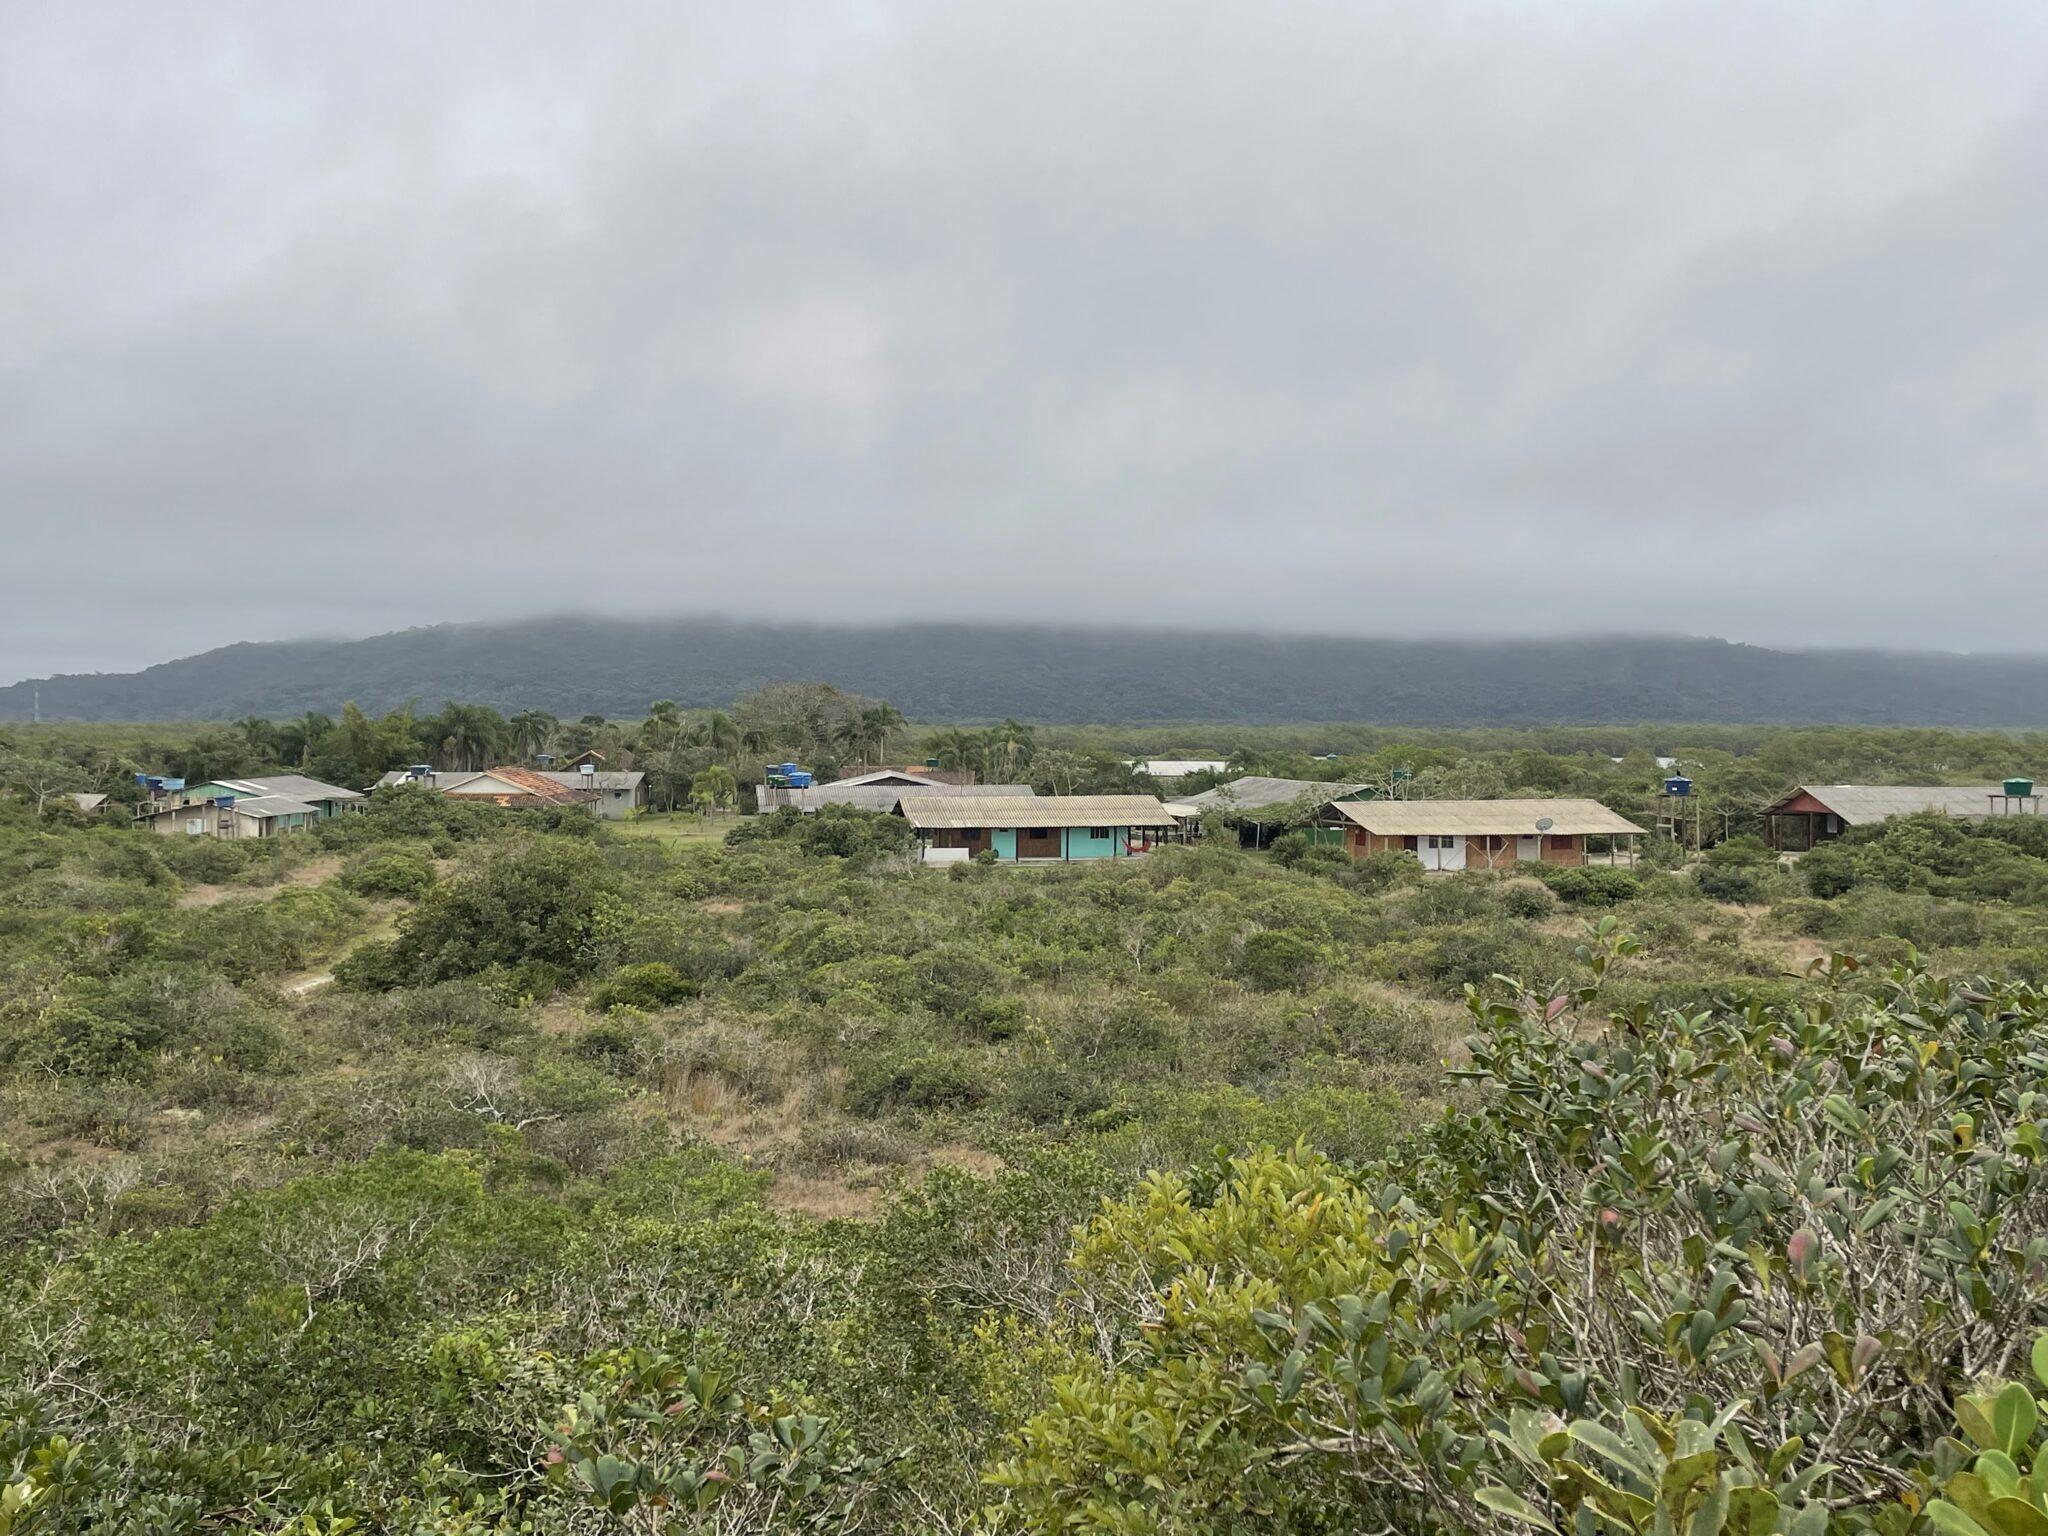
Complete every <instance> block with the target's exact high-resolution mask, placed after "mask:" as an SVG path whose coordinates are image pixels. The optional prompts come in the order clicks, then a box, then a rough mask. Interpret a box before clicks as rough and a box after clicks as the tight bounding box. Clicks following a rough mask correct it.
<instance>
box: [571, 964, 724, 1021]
mask: <svg viewBox="0 0 2048 1536" xmlns="http://www.w3.org/2000/svg"><path fill="white" fill-rule="evenodd" d="M700 990H701V988H700V987H699V985H698V984H697V983H696V982H695V981H693V980H691V979H690V978H688V977H686V976H681V975H678V974H677V972H676V969H675V967H674V966H672V965H665V964H663V963H662V962H661V961H659V960H656V961H651V962H649V963H648V964H645V965H625V966H621V967H619V969H618V970H616V971H614V972H612V974H611V975H610V976H607V977H606V978H605V979H604V982H603V983H602V984H601V985H600V986H599V987H598V989H597V991H596V992H594V993H592V994H591V999H590V1003H591V1006H592V1007H593V1008H596V1009H598V1010H599V1011H600V1012H609V1011H610V1010H611V1009H614V1008H638V1009H640V1010H641V1011H642V1012H648V1013H651V1012H654V1011H656V1010H658V1009H662V1008H672V1007H674V1006H675V1005H676V1004H677V1003H680V1002H685V1001H687V1000H688V999H690V998H693V997H695V996H696V995H697V993H698V992H699V991H700Z"/></svg>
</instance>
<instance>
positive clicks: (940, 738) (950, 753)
mask: <svg viewBox="0 0 2048 1536" xmlns="http://www.w3.org/2000/svg"><path fill="white" fill-rule="evenodd" d="M930 746H931V753H932V756H934V757H936V758H937V759H938V760H939V766H940V767H941V768H950V769H954V770H956V771H958V770H961V769H967V768H972V767H973V766H974V765H975V764H976V763H977V762H978V761H980V759H981V755H982V754H981V740H980V738H979V737H977V736H975V735H974V734H973V733H972V732H969V731H963V730H961V729H960V728H959V727H957V726H956V727H954V728H953V729H952V730H949V731H941V732H939V734H938V735H936V736H934V737H933V738H932V739H931V742H930Z"/></svg>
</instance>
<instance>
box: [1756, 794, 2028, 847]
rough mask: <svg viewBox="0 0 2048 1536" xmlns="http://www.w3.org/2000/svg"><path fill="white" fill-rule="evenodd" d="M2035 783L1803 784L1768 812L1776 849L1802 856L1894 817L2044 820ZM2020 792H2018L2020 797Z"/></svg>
mask: <svg viewBox="0 0 2048 1536" xmlns="http://www.w3.org/2000/svg"><path fill="white" fill-rule="evenodd" d="M2033 790H2034V784H2033V781H2032V780H2031V779H2009V780H2007V781H2006V782H2005V783H2003V784H1801V785H1800V786H1799V787H1798V788H1797V789H1794V790H1793V791H1792V792H1791V793H1790V794H1788V795H1785V796H1783V797H1782V798H1780V799H1778V800H1776V801H1774V802H1773V803H1772V804H1770V805H1768V806H1766V807H1764V824H1765V825H1766V826H1767V827H1768V828H1769V829H1770V841H1771V845H1772V846H1773V847H1775V848H1782V849H1786V850H1788V851H1791V852H1795V853H1797V852H1803V851H1804V850H1806V849H1808V848H1811V847H1813V846H1814V845H1815V844H1817V843H1824V842H1826V841H1827V840H1828V839H1829V838H1832V837H1840V836H1841V835H1842V833H1843V832H1844V831H1846V830H1847V829H1848V828H1850V827H1867V826H1871V825H1874V824H1875V823H1877V822H1881V821H1889V820H1890V819H1891V818H1892V817H1894V816H1918V815H1923V814H1927V813H1930V812H1931V813H1932V814H1934V815H1936V816H1955V817H1960V818H1962V819H1964V820H1968V821H1976V820H1980V819H1982V818H1983V817H1986V816H2039V815H2040V814H2041V797H2040V796H2039V795H2037V794H2035V793H2034V792H2033ZM2015 791H2018V792H2017V793H2015Z"/></svg>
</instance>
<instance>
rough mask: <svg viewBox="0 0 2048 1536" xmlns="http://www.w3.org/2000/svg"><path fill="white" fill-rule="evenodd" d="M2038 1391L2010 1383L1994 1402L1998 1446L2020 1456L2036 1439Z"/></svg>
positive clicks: (1992, 1420) (1993, 1419)
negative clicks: (2035, 1401)
mask: <svg viewBox="0 0 2048 1536" xmlns="http://www.w3.org/2000/svg"><path fill="white" fill-rule="evenodd" d="M2035 1418H2036V1414H2035V1412H2034V1394H2033V1393H2031V1392H2029V1391H2028V1390H2027V1389H2026V1388H2025V1387H2024V1386H2022V1385H2020V1383H2018V1382H2016V1381H2015V1382H2013V1383H2011V1384H2010V1385H2008V1386H2007V1387H2006V1388H2005V1390H2004V1391H2002V1392H2000V1393H1999V1394H1998V1398H1997V1400H1996V1401H1995V1402H1993V1403H1992V1405H1991V1432H1992V1434H1993V1435H1994V1436H1995V1437H1996V1442H1997V1445H1998V1448H1999V1449H2000V1450H2002V1451H2004V1452H2005V1454H2006V1455H2008V1456H2011V1457H2013V1458H2014V1459H2015V1460H2017V1459H2018V1457H2019V1454H2020V1452H2022V1451H2024V1450H2025V1449H2026V1448H2027V1446H2028V1445H2029V1444H2030V1443H2031V1442H2032V1440H2033V1438H2034V1422H2035Z"/></svg>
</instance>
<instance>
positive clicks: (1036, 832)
mask: <svg viewBox="0 0 2048 1536" xmlns="http://www.w3.org/2000/svg"><path fill="white" fill-rule="evenodd" d="M1024 835H1025V836H1026V837H1028V838H1030V839H1031V840H1032V841H1033V842H1043V841H1044V840H1045V839H1046V838H1048V837H1051V836H1052V828H1051V827H1033V828H1032V829H1031V830H1030V831H1029V832H1026V833H1025V834H1024Z"/></svg>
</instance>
